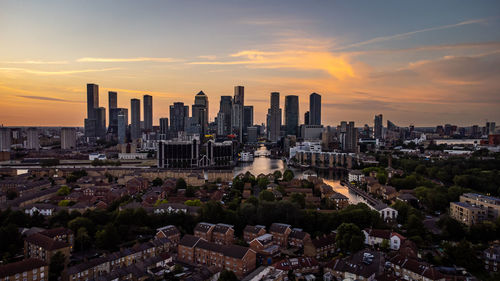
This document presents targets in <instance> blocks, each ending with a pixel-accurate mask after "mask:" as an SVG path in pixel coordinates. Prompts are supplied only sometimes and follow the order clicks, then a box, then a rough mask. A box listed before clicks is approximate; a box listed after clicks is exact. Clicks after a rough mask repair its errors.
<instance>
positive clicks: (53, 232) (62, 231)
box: [40, 227, 73, 238]
mask: <svg viewBox="0 0 500 281" xmlns="http://www.w3.org/2000/svg"><path fill="white" fill-rule="evenodd" d="M40 234H42V235H45V236H47V237H49V238H54V237H56V236H59V235H70V234H73V231H72V230H71V229H67V228H64V227H57V228H52V229H47V230H44V231H42V232H40Z"/></svg>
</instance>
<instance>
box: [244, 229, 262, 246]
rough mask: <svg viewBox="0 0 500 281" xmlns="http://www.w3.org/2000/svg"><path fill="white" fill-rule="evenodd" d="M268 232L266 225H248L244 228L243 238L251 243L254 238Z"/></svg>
mask: <svg viewBox="0 0 500 281" xmlns="http://www.w3.org/2000/svg"><path fill="white" fill-rule="evenodd" d="M264 234H266V227H265V226H263V225H247V226H245V229H243V240H245V242H247V243H250V241H252V240H253V239H255V238H257V237H259V236H261V235H264Z"/></svg>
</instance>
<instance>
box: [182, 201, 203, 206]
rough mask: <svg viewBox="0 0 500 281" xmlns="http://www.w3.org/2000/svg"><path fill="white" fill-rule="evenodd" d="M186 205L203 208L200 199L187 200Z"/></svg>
mask: <svg viewBox="0 0 500 281" xmlns="http://www.w3.org/2000/svg"><path fill="white" fill-rule="evenodd" d="M184 205H187V206H197V207H199V206H201V201H200V199H194V200H186V202H184Z"/></svg>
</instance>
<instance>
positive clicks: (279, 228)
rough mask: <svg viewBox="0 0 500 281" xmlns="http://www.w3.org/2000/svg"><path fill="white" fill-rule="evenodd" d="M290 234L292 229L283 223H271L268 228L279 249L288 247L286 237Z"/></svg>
mask: <svg viewBox="0 0 500 281" xmlns="http://www.w3.org/2000/svg"><path fill="white" fill-rule="evenodd" d="M291 232H292V228H291V226H290V225H289V224H284V223H273V224H271V227H269V233H271V234H272V235H273V237H274V239H275V241H276V242H277V244H278V245H279V246H280V247H283V248H286V247H287V246H288V236H289V235H290V233H291Z"/></svg>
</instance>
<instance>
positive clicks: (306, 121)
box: [304, 111, 310, 125]
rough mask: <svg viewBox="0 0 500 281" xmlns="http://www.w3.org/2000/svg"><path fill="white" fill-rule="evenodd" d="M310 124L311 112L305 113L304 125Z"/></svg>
mask: <svg viewBox="0 0 500 281" xmlns="http://www.w3.org/2000/svg"><path fill="white" fill-rule="evenodd" d="M309 122H310V114H309V111H306V113H304V125H309Z"/></svg>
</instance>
